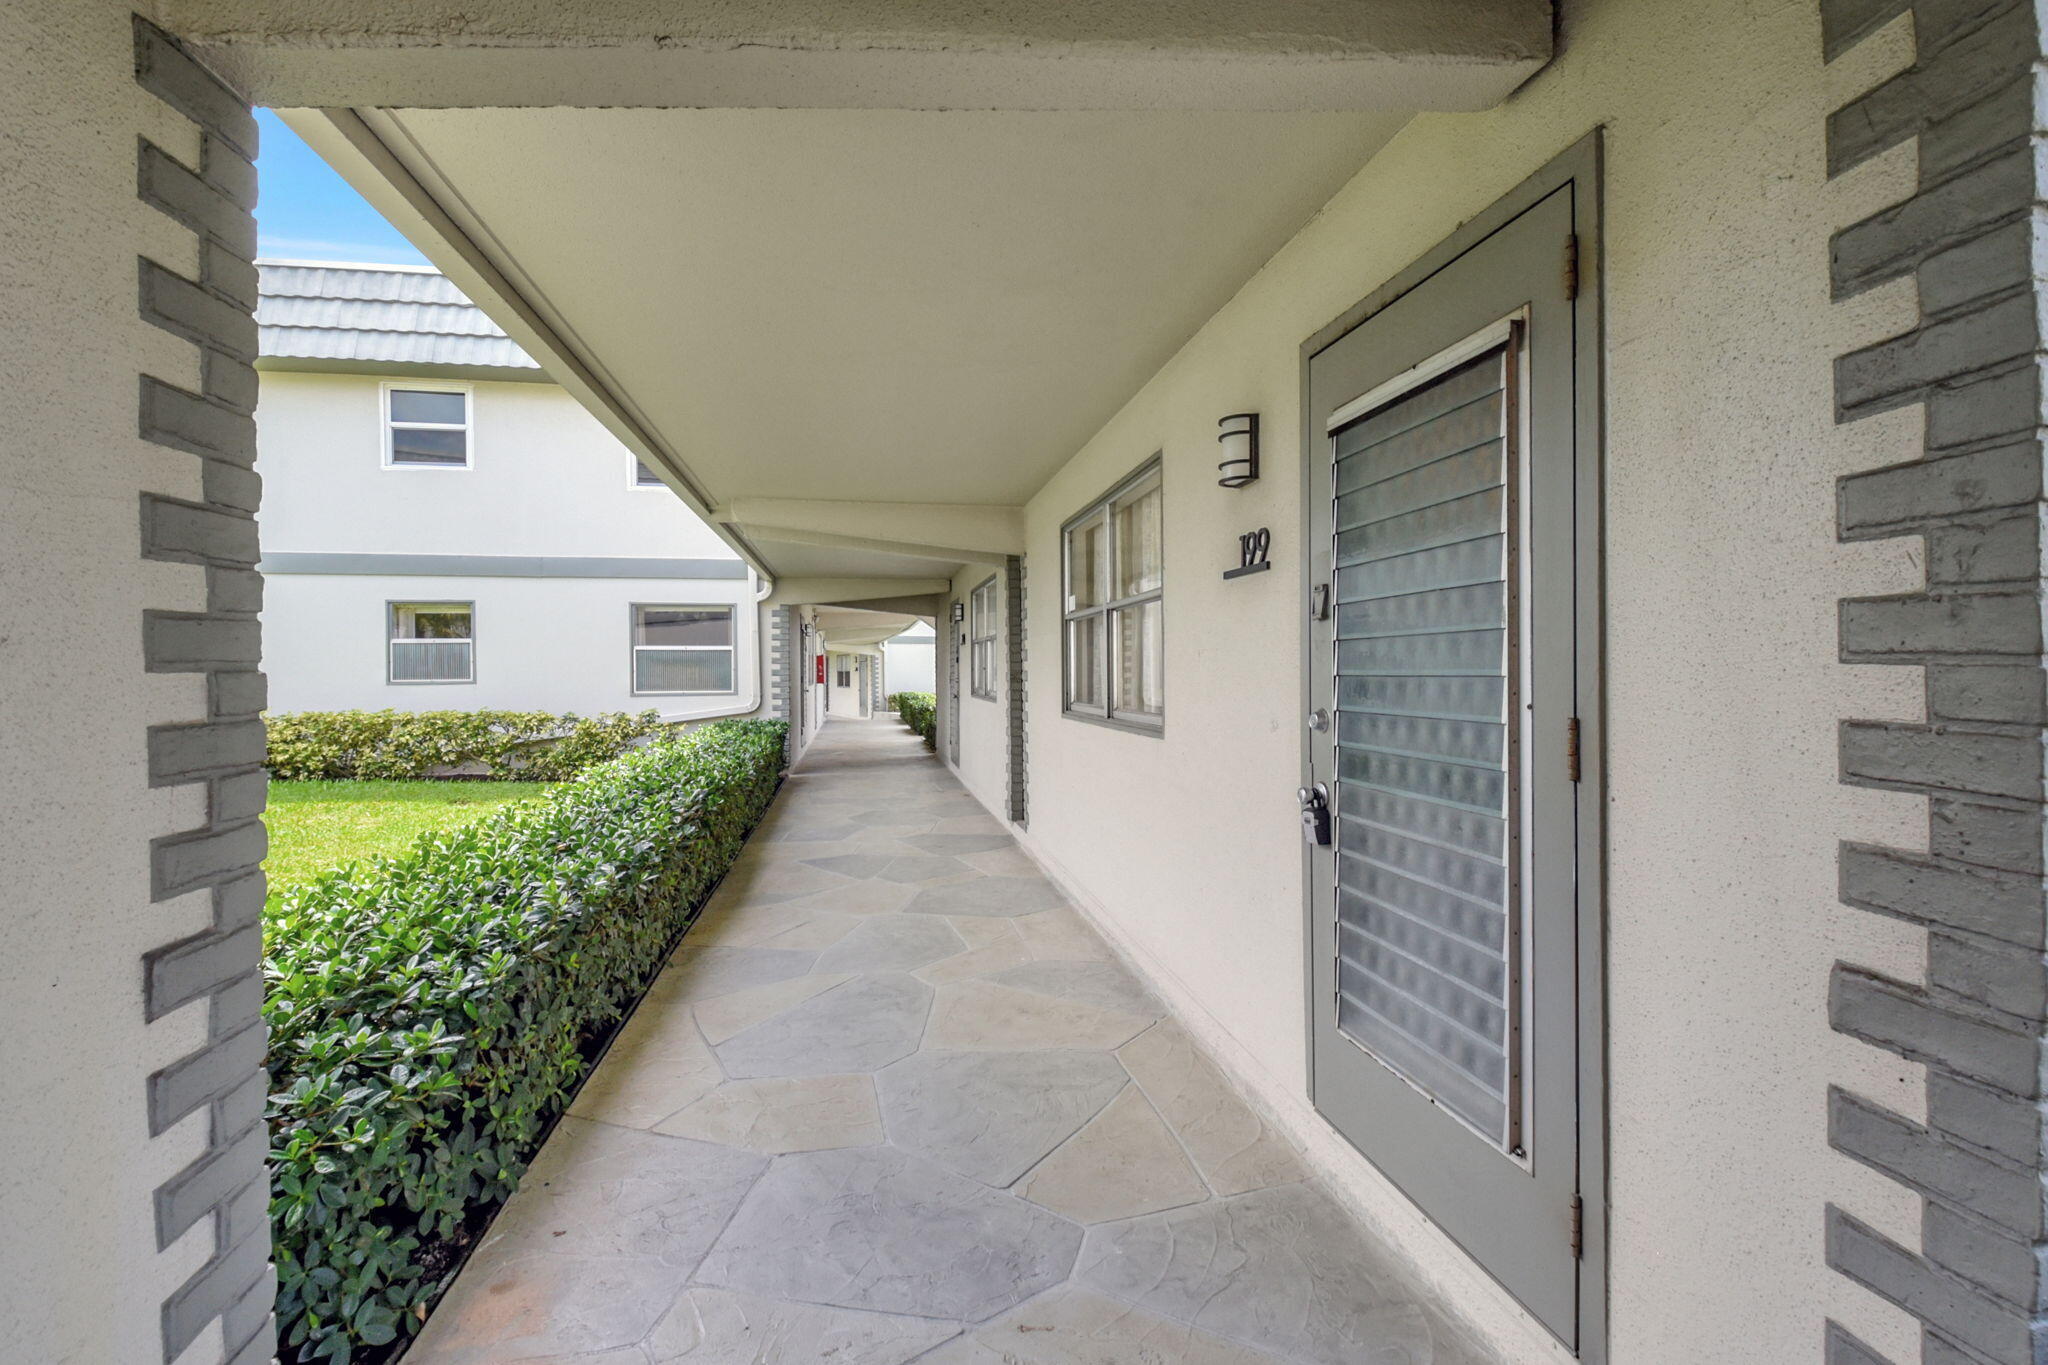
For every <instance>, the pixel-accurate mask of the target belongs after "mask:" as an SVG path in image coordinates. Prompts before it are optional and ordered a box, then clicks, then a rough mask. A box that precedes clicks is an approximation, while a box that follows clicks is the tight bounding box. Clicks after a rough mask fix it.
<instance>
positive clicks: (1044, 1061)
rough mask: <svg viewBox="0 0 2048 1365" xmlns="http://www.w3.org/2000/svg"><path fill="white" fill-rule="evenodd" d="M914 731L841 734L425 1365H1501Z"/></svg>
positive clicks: (598, 1086) (722, 901)
mask: <svg viewBox="0 0 2048 1365" xmlns="http://www.w3.org/2000/svg"><path fill="white" fill-rule="evenodd" d="M1483 1359H1485V1357H1484V1356H1483V1355H1482V1354H1481V1352H1480V1351H1479V1350H1477V1349H1476V1348H1475V1347H1474V1346H1472V1345H1471V1344H1470V1343H1469V1341H1468V1338H1467V1337H1466V1336H1465V1334H1464V1333H1462V1332H1461V1331H1459V1330H1456V1329H1454V1328H1453V1327H1452V1326H1451V1325H1450V1324H1449V1323H1448V1321H1447V1320H1446V1319H1445V1318H1444V1317H1443V1316H1442V1315H1441V1314H1439V1313H1438V1312H1437V1311H1435V1310H1434V1309H1433V1308H1432V1307H1430V1306H1429V1305H1428V1304H1426V1303H1424V1302H1423V1301H1422V1300H1421V1299H1420V1298H1419V1297H1418V1295H1417V1293H1416V1292H1415V1290H1414V1288H1413V1287H1412V1286H1411V1284H1410V1283H1409V1282H1407V1281H1406V1280H1405V1279H1404V1277H1403V1276H1402V1274H1401V1272H1399V1271H1398V1270H1397V1269H1396V1266H1395V1261H1394V1259H1393V1257H1392V1256H1391V1255H1390V1254H1389V1253H1388V1252H1387V1251H1386V1250H1385V1249H1384V1248H1382V1247H1380V1246H1378V1245H1375V1244H1374V1242H1373V1240H1372V1239H1371V1237H1370V1236H1369V1235H1367V1234H1366V1233H1365V1232H1363V1231H1362V1230H1361V1229H1360V1228H1359V1227H1358V1226H1356V1225H1355V1224H1354V1223H1353V1222H1352V1221H1351V1219H1350V1218H1349V1217H1347V1215H1346V1214H1345V1212H1344V1211H1343V1209H1342V1208H1341V1207H1340V1206H1339V1205H1338V1204H1336V1203H1335V1202H1333V1201H1332V1199H1331V1198H1330V1197H1329V1196H1328V1195H1326V1194H1325V1193H1324V1192H1323V1191H1322V1190H1321V1189H1319V1188H1318V1187H1317V1186H1316V1185H1315V1184H1313V1183H1312V1182H1310V1181H1309V1180H1308V1178H1307V1175H1306V1172H1305V1171H1304V1170H1303V1168H1302V1167H1301V1165H1300V1164H1299V1162H1298V1160H1297V1158H1296V1156H1295V1154H1294V1152H1293V1151H1292V1150H1290V1149H1289V1148H1288V1146H1287V1145H1286V1144H1285V1143H1284V1142H1283V1141H1281V1140H1280V1139H1279V1138H1278V1137H1277V1136H1276V1135H1275V1134H1273V1133H1272V1132H1270V1131H1268V1130H1267V1128H1266V1127H1265V1126H1264V1125H1263V1124H1262V1123H1261V1121H1260V1120H1259V1118H1258V1117H1257V1116H1256V1115H1254V1114H1253V1112H1252V1111H1251V1110H1250V1109H1249V1108H1247V1107H1246V1106H1245V1105H1244V1103H1243V1102H1242V1101H1240V1100H1239V1098H1238V1097H1237V1096H1236V1094H1235V1093H1234V1092H1233V1091H1232V1090H1231V1088H1230V1087H1229V1085H1228V1084H1227V1083H1226V1082H1225V1081H1224V1080H1223V1078H1222V1077H1221V1076H1220V1075H1219V1074H1218V1072H1217V1071H1216V1070H1215V1068H1214V1067H1213V1066H1212V1065H1211V1064H1210V1063H1209V1061H1208V1060H1207V1059H1206V1058H1204V1057H1203V1056H1202V1055H1201V1054H1200V1053H1199V1052H1198V1051H1197V1050H1196V1049H1195V1048H1194V1047H1193V1046H1192V1044H1191V1043H1190V1041H1189V1039H1188V1036H1187V1034H1186V1033H1185V1032H1183V1031H1182V1029H1181V1028H1180V1027H1179V1026H1177V1025H1176V1024H1175V1023H1174V1021H1173V1020H1172V1019H1171V1018H1169V1017H1166V1016H1165V1014H1164V1011H1163V1010H1162V1007H1161V1006H1160V1004H1159V1003H1158V1002H1157V1001H1156V1000H1155V999H1154V998H1153V997H1152V996H1151V995H1150V994H1148V993H1147V992H1146V990H1145V989H1144V988H1143V986H1142V985H1140V983H1139V982H1138V981H1136V980H1135V979H1133V977H1132V976H1131V975H1130V974H1129V973H1128V972H1126V971H1125V970H1124V969H1123V968H1122V967H1121V966H1120V965H1118V964H1117V962H1116V961H1115V960H1114V957H1113V955H1112V954H1111V952H1110V950H1109V949H1108V947H1107V946H1106V945H1105V944H1104V943H1103V942H1102V940H1101V939H1100V938H1098V937H1097V936H1096V935H1095V934H1094V932H1093V931H1092V930H1090V929H1089V928H1088V927H1087V925H1086V924H1085V923H1084V922H1083V921H1082V920H1081V919H1080V917H1079V916H1077V915H1076V914H1075V912H1074V911H1073V910H1072V909H1070V908H1069V907H1068V906H1067V905H1066V903H1065V902H1064V900H1063V899H1062V898H1061V896H1060V894H1059V893H1058V891H1056V890H1055V889H1054V887H1053V885H1052V884H1051V883H1050V882H1049V881H1047V880H1046V879H1045V878H1044V877H1043V876H1042V875H1040V874H1039V872H1038V870H1037V868H1036V867H1035V866H1034V865H1033V864H1032V862H1031V861H1030V860H1029V859H1028V858H1026V857H1025V856H1024V854H1023V853H1022V852H1020V851H1019V850H1018V848H1017V847H1016V845H1015V843H1014V842H1013V841H1012V840H1011V839H1010V837H1009V836H1008V834H1007V833H1005V831H1004V830H1003V828H1002V826H1001V825H999V824H998V823H997V822H996V821H994V820H992V819H991V818H990V817H989V816H988V815H987V814H986V813H985V812H984V811H983V810H982V808H981V807H980V806H979V805H978V804H977V803H976V802H975V801H974V799H973V798H972V797H971V796H969V795H968V794H967V792H966V791H965V790H963V789H962V788H961V786H960V785H959V783H958V782H956V781H955V780H954V779H953V777H952V776H951V775H950V774H949V773H948V772H947V771H946V769H945V768H944V767H943V766H942V765H941V764H940V763H939V762H937V760H935V759H933V758H932V757H931V756H930V755H928V754H926V753H925V752H924V750H923V748H922V746H921V745H920V744H919V743H918V741H917V740H916V739H915V738H914V737H912V736H910V735H909V734H908V733H906V732H905V731H904V730H903V729H902V728H901V727H900V726H898V725H897V724H895V723H894V722H893V721H889V720H877V721H855V720H834V721H833V722H831V723H830V724H829V725H828V726H827V727H826V729H825V730H824V732H823V733H822V734H821V735H820V736H819V738H818V739H817V740H816V741H815V742H814V743H813V745H812V747H811V749H810V751H809V752H808V753H807V754H806V755H805V757H804V759H803V761H802V762H801V764H800V765H799V766H798V768H797V769H796V771H795V772H794V773H792V774H791V776H790V779H789V781H788V783H787V784H786V785H785V786H784V788H783V790H782V793H781V795H780V796H779V798H778V799H777V801H776V804H775V807H774V809H773V810H772V811H771V813H770V815H769V818H768V820H767V821H766V822H765V823H764V824H763V825H762V827H761V829H760V830H759V831H758V832H757V833H756V834H755V836H754V838H753V841H752V842H751V844H750V845H749V846H748V848H747V850H746V853H745V854H744V855H743V857H742V858H741V860H740V862H739V864H738V865H737V866H736V867H735V868H734V870H733V873H732V875H731V876H730V877H728V879H727V880H726V882H725V884H724V886H723V887H721V888H720V890H719V892H718V894H717V895H716V897H715V898H714V900H713V901H712V903H711V905H710V906H709V907H708V908H707V909H706V911H705V913H704V916H703V918H702V919H701V920H700V921H699V923H698V924H697V925H696V927H694V928H693V929H692V930H691V931H690V933H689V936H688V938H687V939H686V940H685V942H684V945H683V947H682V948H681V949H680V950H679V951H678V952H677V954H676V956H675V959H674V961H673V963H672V964H671V965H670V966H669V967H668V969H667V970H666V971H665V972H664V973H663V975H662V976H661V977H660V979H659V980H658V981H657V982H656V983H655V985H654V987H653V990H652V991H651V992H650V993H649V995H648V996H647V998H646V1001H645V1002H644V1003H643V1004H642V1005H641V1007H640V1009H639V1011H638V1013H637V1014H635V1015H634V1017H633V1018H632V1020H631V1021H630V1023H629V1024H628V1025H627V1027H626V1029H625V1031H624V1033H623V1034H622V1035H621V1036H620V1038H619V1040H618V1042H617V1044H616V1045H615V1046H614V1047H613V1048H612V1050H611V1052H610V1054H609V1055H608V1056H607V1057H606V1058H605V1060H604V1062H603V1063H602V1065H601V1066H600V1067H599V1068H598V1070H597V1072H596V1074H595V1075H594V1076H593V1077H592V1079H591V1080H590V1082H589V1084H588V1085H586V1086H585V1088H584V1090H583V1092H582V1094H581V1095H580V1097H579V1098H578V1099H577V1101H576V1104H575V1105H574V1107H573V1108H572V1109H571V1110H570V1115H569V1117H568V1118H566V1119H565V1120H564V1121H563V1122H562V1124H561V1126H560V1127H559V1128H558V1129H557V1130H556V1132H555V1134H554V1136H553V1138H552V1139H551V1140H550V1141H549V1142H548V1144H547V1146H546V1148H545V1149H544V1150H543V1151H542V1152H541V1154H540V1156H539V1157H538V1159H537V1160H536V1161H535V1162H534V1165H533V1168H532V1170H531V1172H530V1173H529V1174H528V1176H527V1178H526V1181H525V1184H524V1186H523V1187H522V1188H521V1190H520V1192H519V1194H518V1195H517V1196H516V1197H515V1198H514V1199H513V1200H512V1202H511V1204H510V1205H509V1206H508V1207H507V1208H506V1210H505V1211H504V1213H503V1214H502V1215H501V1216H500V1217H499V1219H498V1220H497V1223H496V1225H495V1226H494V1227H493V1229H492V1230H491V1232H490V1234H489V1236H488V1238H487V1239H486V1241H485V1242H484V1243H483V1245H482V1246H481V1247H480V1248H479V1250H478V1251H477V1254H476V1255H475V1256H474V1258H473V1259H472V1260H471V1262H470V1264H469V1266H468V1268H467V1269H466V1270H465V1271H464V1272H463V1274H462V1275H461V1277H460V1278H459V1279H458V1281H457V1282H456V1284H455V1286H454V1288H453V1289H452V1290H451V1291H450V1293H449V1294H448V1296H447V1297H446V1299H445V1300H444V1301H443V1303H442V1304H441V1306H440V1308H439V1310H438V1311H437V1312H436V1314H435V1315H434V1318H433V1320H432V1322H431V1323H430V1325H429V1326H428V1327H427V1329H426V1331H425V1332H424V1333H423V1334H422V1336H421V1337H420V1339H419V1341H418V1343H417V1344H416V1345H415V1346H414V1348H413V1349H412V1351H411V1352H410V1353H409V1354H408V1356H407V1357H406V1365H485V1363H486V1362H502V1361H515V1360H516V1361H533V1360H541V1361H547V1362H550V1363H551V1365H571V1363H572V1362H573V1363H574V1365H655V1363H657V1362H668V1361H685V1360H687V1361H719V1362H760V1363H761V1365H769V1363H770V1362H775V1363H776V1365H796V1362H807V1361H830V1362H833V1365H900V1362H907V1361H913V1360H914V1361H925V1362H932V1363H933V1365H994V1363H995V1362H1012V1361H1014V1362H1025V1363H1028V1365H1081V1363H1082V1362H1087V1363H1088V1365H1145V1363H1146V1362H1157V1363H1158V1365H1167V1363H1168V1362H1176V1363H1179V1365H1266V1362H1277V1361H1290V1362H1294V1361H1300V1362H1318V1363H1319V1365H1468V1362H1470V1363H1473V1365H1476V1362H1479V1361H1481V1360H1483Z"/></svg>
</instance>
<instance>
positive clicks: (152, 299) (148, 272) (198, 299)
mask: <svg viewBox="0 0 2048 1365" xmlns="http://www.w3.org/2000/svg"><path fill="white" fill-rule="evenodd" d="M136 275H137V281H138V285H139V288H140V299H141V308H142V320H143V321H144V322H149V323H154V324H155V325H156V326H158V327H161V328H163V329H164V330H165V331H167V332H171V333H174V334H175V335H177V336H181V337H184V338H185V339H186V340H188V341H193V342H197V343H198V344H199V345H201V346H215V347H218V348H220V349H221V350H223V351H226V352H227V353H228V354H229V355H231V356H235V357H237V358H239V359H242V360H249V361H253V360H255V359H256V319H255V317H254V316H253V315H252V314H250V313H249V311H248V310H247V309H245V308H243V307H241V306H240V305H238V304H236V303H233V302H232V301H230V300H228V299H224V298H222V297H221V296H220V295H218V294H216V293H214V292H213V291H211V290H209V289H206V288H204V287H203V286H201V285H198V284H195V283H194V282H193V281H191V280H188V279H186V278H185V277H184V276H183V275H180V274H177V273H176V272H175V271H170V270H166V269H164V268H163V267H162V266H160V265H158V264H157V263H156V262H155V261H152V260H150V259H149V258H148V257H146V256H144V257H138V258H137V260H136Z"/></svg>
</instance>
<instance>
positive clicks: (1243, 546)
mask: <svg viewBox="0 0 2048 1365" xmlns="http://www.w3.org/2000/svg"><path fill="white" fill-rule="evenodd" d="M1272 548H1273V533H1272V532H1271V531H1270V530H1268V529H1267V528H1265V527H1263V526H1261V527H1260V528H1259V529H1258V530H1256V531H1246V532H1245V533H1244V534H1243V535H1241V536H1239V537H1238V538H1237V567H1236V568H1234V569H1231V570H1229V571H1227V572H1226V573H1225V574H1224V575H1223V576H1224V577H1225V578H1242V577H1244V576H1245V575H1246V574H1248V573H1262V572H1264V571H1265V570H1267V569H1270V568H1272V567H1273V565H1272V564H1271V563H1270V562H1269V561H1268V560H1267V558H1266V554H1267V552H1268V551H1270V550H1271V549H1272Z"/></svg>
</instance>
